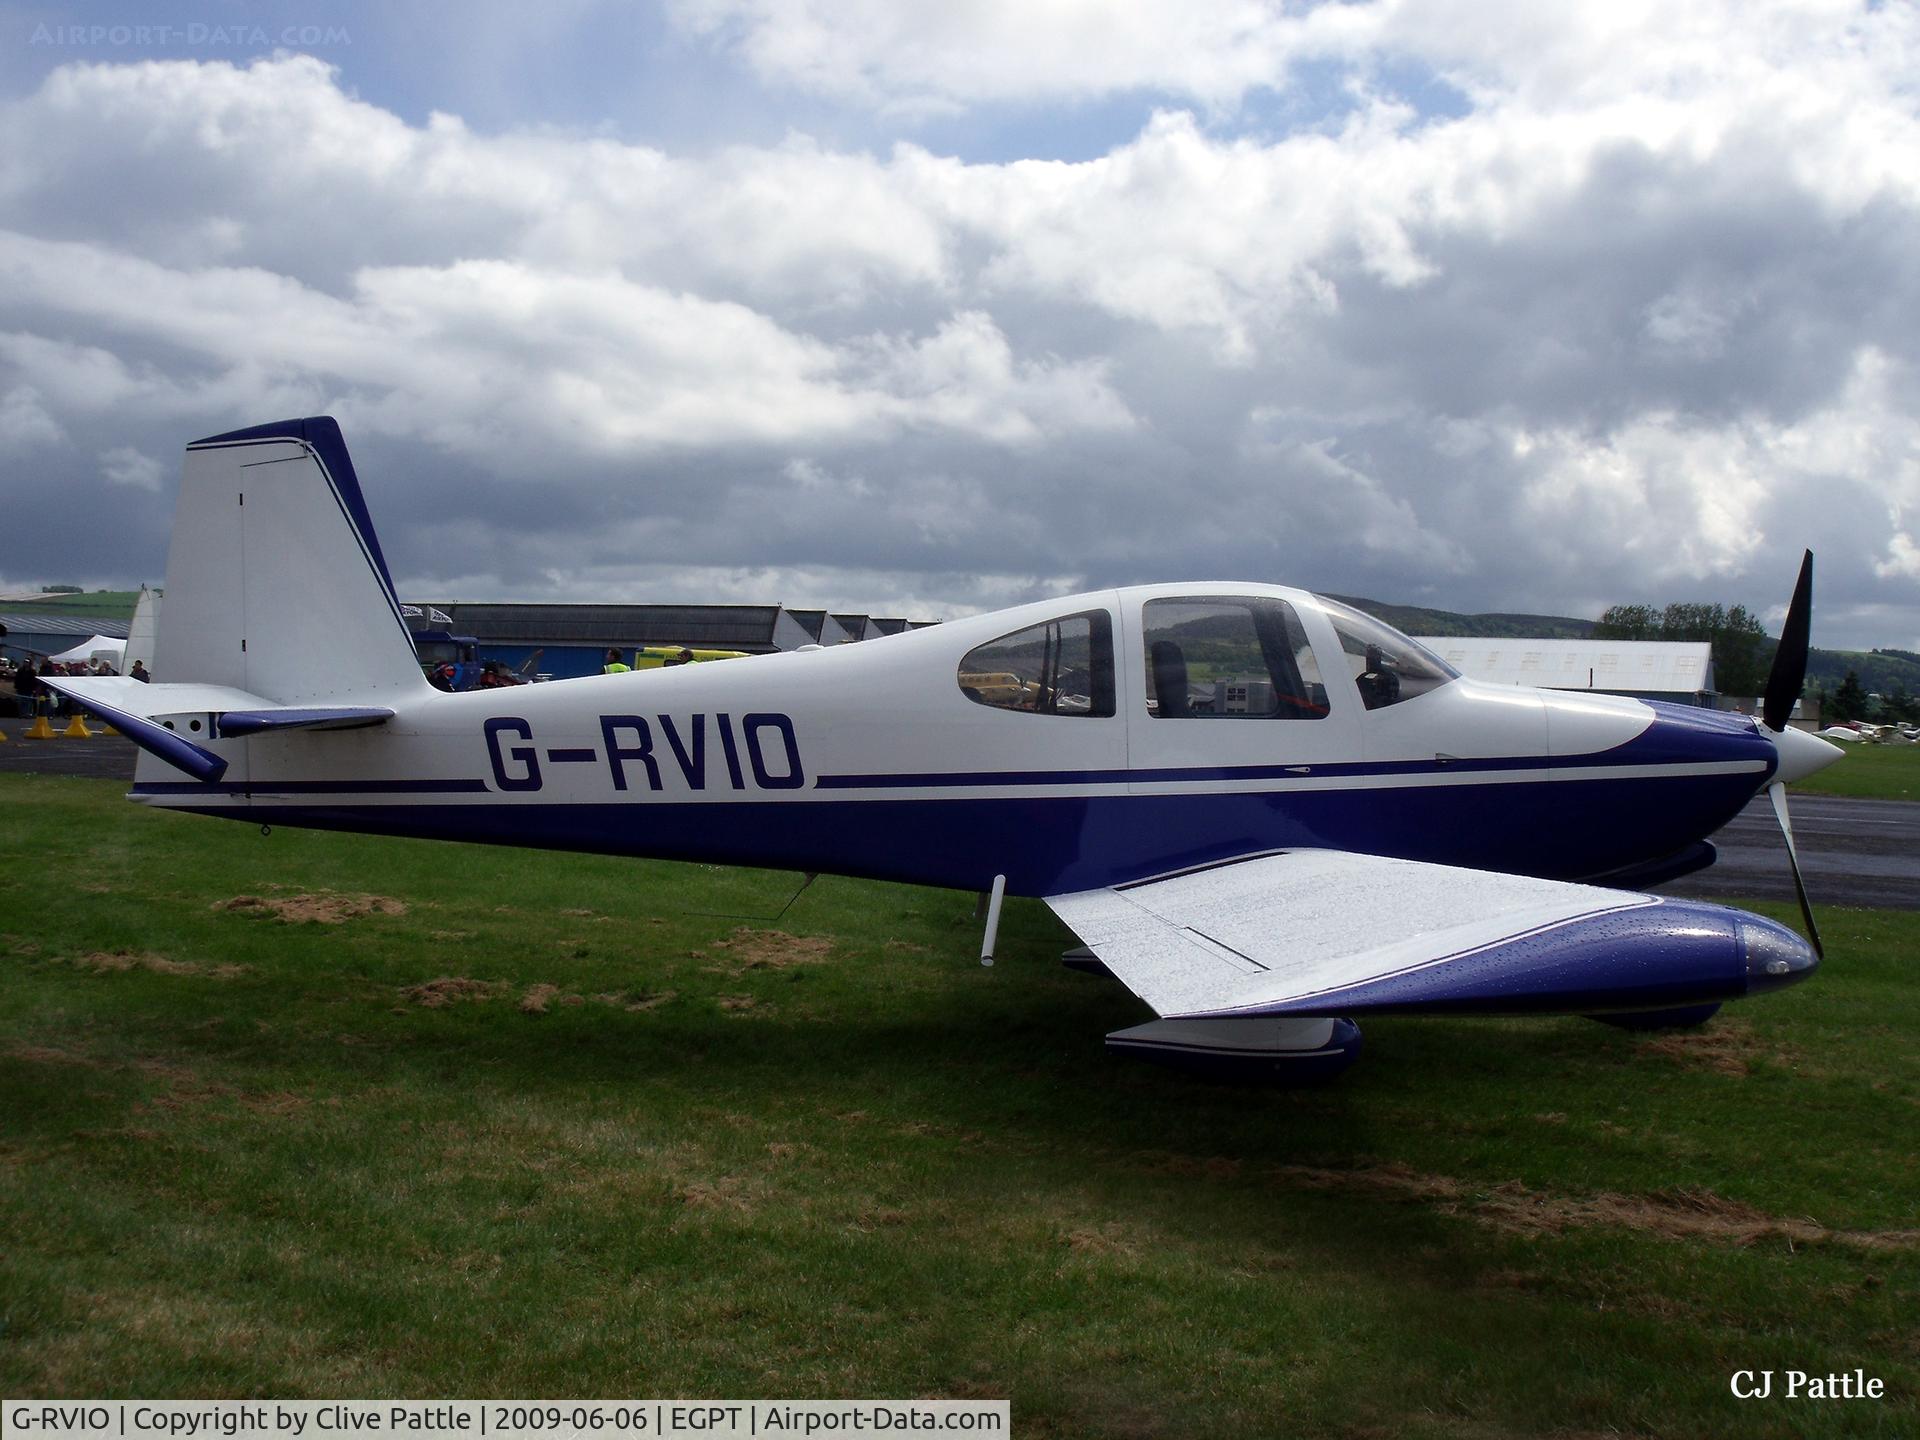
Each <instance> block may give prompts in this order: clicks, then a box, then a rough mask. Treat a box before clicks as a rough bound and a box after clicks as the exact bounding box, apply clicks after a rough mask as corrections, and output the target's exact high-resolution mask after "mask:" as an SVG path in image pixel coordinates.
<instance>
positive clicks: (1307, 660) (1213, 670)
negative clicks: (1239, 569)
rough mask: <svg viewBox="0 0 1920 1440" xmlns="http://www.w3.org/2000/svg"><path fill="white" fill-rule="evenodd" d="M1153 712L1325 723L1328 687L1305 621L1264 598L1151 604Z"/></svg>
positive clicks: (1149, 663)
mask: <svg viewBox="0 0 1920 1440" xmlns="http://www.w3.org/2000/svg"><path fill="white" fill-rule="evenodd" d="M1144 630H1145V636H1146V661H1147V709H1148V711H1149V713H1151V714H1153V715H1155V716H1158V717H1159V718H1160V719H1162V720H1186V719H1194V718H1198V717H1204V716H1217V717H1226V718H1230V719H1243V720H1244V719H1270V720H1318V719H1320V718H1322V717H1323V716H1324V715H1325V714H1326V713H1327V687H1326V686H1325V685H1324V684H1322V683H1321V679H1320V667H1319V666H1318V665H1317V664H1316V663H1315V662H1314V658H1313V647H1312V646H1311V645H1309V644H1308V643H1307V632H1306V631H1305V630H1303V629H1301V627H1300V617H1299V616H1298V615H1296V614H1295V613H1294V610H1293V607H1292V606H1291V605H1289V604H1287V602H1286V601H1284V600H1276V599H1271V598H1268V597H1265V596H1246V597H1241V596H1228V597H1220V598H1217V599H1216V598H1213V597H1204V598H1201V597H1196V598H1194V599H1191V600H1188V599H1177V600H1149V601H1148V602H1147V604H1146V617H1145V627H1144Z"/></svg>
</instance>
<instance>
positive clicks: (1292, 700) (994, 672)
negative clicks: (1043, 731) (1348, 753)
mask: <svg viewBox="0 0 1920 1440" xmlns="http://www.w3.org/2000/svg"><path fill="white" fill-rule="evenodd" d="M1314 600H1315V602H1316V603H1317V604H1318V605H1320V606H1321V607H1322V609H1323V610H1324V611H1325V613H1326V616H1327V618H1328V620H1329V621H1330V622H1331V623H1332V626H1333V632H1334V635H1335V637H1336V638H1337V639H1338V641H1339V644H1340V651H1339V653H1338V654H1337V655H1335V654H1330V653H1325V647H1324V645H1323V647H1322V650H1321V651H1316V650H1315V648H1314V645H1313V642H1312V641H1311V640H1310V639H1309V638H1308V633H1307V630H1306V627H1305V626H1303V625H1302V623H1301V620H1300V615H1299V612H1298V610H1297V609H1296V607H1295V606H1294V605H1293V604H1292V603H1291V602H1289V601H1287V600H1285V599H1283V598H1281V597H1280V596H1277V595H1194V596H1182V595H1173V596H1158V597H1155V598H1152V599H1149V600H1147V601H1146V602H1145V603H1144V604H1143V605H1142V607H1141V635H1142V639H1143V645H1142V653H1141V656H1140V660H1141V663H1142V665H1143V666H1144V667H1145V678H1146V686H1145V689H1146V694H1147V712H1148V714H1150V715H1152V716H1154V717H1156V718H1158V719H1162V720H1175V719H1182V720H1184V719H1195V718H1201V717H1231V718H1239V719H1263V718H1264V719H1280V720H1319V719H1323V718H1325V717H1326V716H1327V715H1328V714H1329V713H1330V712H1331V710H1332V709H1333V708H1335V707H1334V703H1333V702H1332V701H1331V700H1330V697H1329V693H1328V687H1329V686H1330V685H1341V684H1347V683H1350V684H1352V685H1353V686H1354V689H1355V690H1356V691H1357V692H1358V694H1359V696H1360V699H1361V701H1362V702H1363V703H1364V705H1365V706H1366V708H1367V709H1369V710H1378V709H1381V708H1384V707H1386V706H1389V705H1396V704H1400V703H1401V702H1403V701H1406V700H1411V699H1414V698H1415V697H1417V696H1420V695H1424V694H1426V693H1427V692H1428V691H1430V690H1434V689H1437V688H1438V687H1440V686H1442V685H1445V684H1446V683H1447V682H1448V681H1450V680H1454V679H1457V678H1458V673H1459V672H1457V671H1455V670H1454V669H1452V668H1451V667H1450V666H1449V665H1448V664H1447V663H1446V662H1445V661H1444V660H1442V659H1440V657H1439V656H1437V655H1435V654H1433V652H1432V651H1430V650H1426V649H1424V648H1422V647H1421V646H1420V645H1418V644H1416V643H1415V642H1414V641H1412V640H1410V639H1408V638H1407V637H1406V636H1405V635H1402V634H1401V633H1400V632H1399V631H1398V630H1395V629H1394V628H1393V627H1392V626H1391V625H1387V624H1384V623H1382V622H1381V621H1379V620H1376V619H1375V618H1374V617H1373V616H1371V615H1367V614H1364V613H1362V612H1361V611H1359V610H1355V609H1354V608H1352V607H1351V606H1349V605H1343V604H1341V603H1340V602H1339V601H1337V600H1328V599H1325V598H1323V597H1320V596H1315V597H1314ZM1112 632H1113V626H1112V623H1111V620H1110V618H1109V616H1108V613H1107V612H1106V611H1105V610H1103V609H1094V610H1082V611H1078V612H1075V613H1072V614H1066V615H1062V616H1060V617H1058V618H1057V619H1053V620H1048V621H1046V622H1044V623H1041V624H1038V625H1032V626H1029V627H1027V628H1026V629H1024V630H1019V631H1016V632H1014V633H1012V634H1009V635H1003V636H1001V637H999V638H998V639H996V640H992V641H989V642H987V643H986V644H984V645H980V646H977V647H975V648H974V649H973V650H971V651H969V652H968V653H967V655H966V656H965V657H964V658H963V659H962V660H961V662H960V667H959V674H958V676H957V679H958V681H959V685H960V689H961V691H962V692H963V693H964V694H965V695H966V696H967V698H968V699H970V700H973V701H975V702H976V703H977V704H981V705H986V706H989V707H991V708H994V709H999V710H1016V711H1024V712H1026V713H1029V714H1041V715H1073V716H1083V717H1088V718H1097V717H1101V716H1111V715H1114V714H1115V713H1116V704H1115V701H1116V693H1117V688H1118V687H1117V686H1116V683H1115V672H1114V645H1113V633H1112ZM1343 674H1344V679H1343V678H1342V676H1343Z"/></svg>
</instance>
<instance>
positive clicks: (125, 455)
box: [100, 445, 162, 492]
mask: <svg viewBox="0 0 1920 1440" xmlns="http://www.w3.org/2000/svg"><path fill="white" fill-rule="evenodd" d="M100 473H101V474H102V475H104V476H106V477H107V483H108V484H109V485H128V486H131V487H132V488H133V489H135V490H152V491H156V492H157V491H158V490H159V489H160V476H161V473H162V471H161V467H160V462H159V461H158V460H156V459H154V458H153V457H152V456H151V455H142V454H141V453H140V452H139V451H138V450H136V449H134V448H133V447H132V446H131V445H116V446H114V448H113V449H111V450H107V451H103V452H102V453H101V456H100Z"/></svg>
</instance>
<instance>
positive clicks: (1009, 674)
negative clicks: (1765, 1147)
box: [47, 417, 1841, 1077]
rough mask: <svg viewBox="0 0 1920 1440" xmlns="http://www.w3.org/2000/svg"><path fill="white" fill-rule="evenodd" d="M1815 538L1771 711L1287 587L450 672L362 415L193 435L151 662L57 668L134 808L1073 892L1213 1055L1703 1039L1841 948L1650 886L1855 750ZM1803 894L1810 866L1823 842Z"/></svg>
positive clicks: (1077, 957)
mask: <svg viewBox="0 0 1920 1440" xmlns="http://www.w3.org/2000/svg"><path fill="white" fill-rule="evenodd" d="M1811 561H1812V557H1811V555H1809V556H1808V557H1807V561H1806V563H1805V564H1804V565H1803V567H1802V570H1801V574H1800V581H1799V585H1798V587H1797V588H1796V591H1795V594H1794V599H1793V604H1792V606H1791V607H1790V609H1789V612H1788V618H1787V623H1786V625H1785V627H1784V633H1783V638H1782V641H1781V644H1780V647H1779V652H1778V656H1777V658H1776V661H1775V666H1774V673H1773V675H1772V677H1771V680H1770V681H1769V685H1768V693H1767V697H1766V704H1765V713H1764V717H1763V719H1764V724H1756V723H1755V722H1754V721H1753V720H1752V719H1749V718H1747V717H1744V716H1738V715H1730V714H1721V713H1716V712H1713V711H1708V710H1701V709H1694V708H1689V707H1681V706H1672V705H1663V704H1657V703H1655V704H1650V703H1644V702H1641V701H1637V700H1629V699H1620V698H1614V697H1609V696H1600V695H1591V694H1576V693H1567V692H1557V691H1549V690H1530V689H1519V688H1514V687H1508V686H1498V687H1496V686H1488V685H1481V684H1476V683H1474V682H1473V681H1471V680H1468V679H1465V678H1463V677H1461V676H1460V675H1458V674H1456V673H1455V672H1454V671H1452V670H1451V669H1449V668H1448V666H1447V665H1446V664H1445V663H1444V662H1443V661H1441V660H1440V659H1438V658H1437V657H1435V656H1434V655H1432V654H1431V653H1429V652H1427V651H1426V650H1423V649H1422V648H1421V647H1420V646H1419V645H1417V644H1415V643H1414V642H1413V641H1411V640H1409V639H1408V638H1407V637H1406V636H1404V635H1401V634H1400V633H1398V632H1397V631H1395V630H1393V629H1391V628H1390V627H1388V626H1386V625H1383V624H1382V623H1381V622H1379V621H1378V620H1376V619H1374V618H1372V617H1371V616H1368V615H1365V614H1362V613H1360V612H1359V611H1356V610H1353V609H1351V608H1349V607H1347V606H1345V605H1341V604H1338V603H1336V602H1334V601H1331V600H1328V599H1325V598H1323V597H1321V596H1317V595H1314V594H1310V593H1308V592H1306V591H1302V590H1294V589H1288V588H1285V587H1283V586H1277V585H1266V584H1253V583H1230V584H1220V583H1204V584H1174V585H1149V586H1135V587H1130V588H1127V589H1119V590H1103V591H1096V592H1094V593H1091V594H1085V595H1076V596H1072V597H1070V598H1066V599H1060V600H1046V601H1040V602H1038V603H1035V604H1030V605H1022V606H1019V607H1016V608H1014V609H1010V610H1003V611H999V612H997V613H994V614H990V615H980V616H975V617H973V618H970V619H966V620H960V621H954V622H950V623H947V624H943V625H939V626H934V627H930V628H926V629H921V630H916V631H911V632H908V633H905V634H900V635H893V636H888V637H884V638H881V639H875V640H869V641H864V642H862V643H860V644H857V645H846V646H840V647H835V648H832V649H824V650H809V651H800V652H794V653H788V654H776V655H765V656H757V657H753V658H750V659H740V660H730V661H727V662H726V663H724V664H716V665H689V666H682V667H678V668H671V669H662V670H649V671H638V672H632V673H628V674H619V675H605V676H593V677H589V678H585V679H578V680H568V681H562V682H557V683H553V684H547V685H537V686H526V687H520V688H512V689H499V690H480V691H473V692H469V693H463V694H448V693H445V692H443V691H440V690H437V689H435V688H434V687H432V686H430V685H429V684H427V682H426V680H425V679H424V678H422V675H421V671H420V666H419V664H418V662H417V660H416V659H415V655H414V648H413V644H412V641H411V639H410V637H409V634H408V631H407V628H406V625H405V624H404V622H403V621H402V619H401V611H400V604H399V601H398V598H397V597H396V595H395V593H394V587H393V581H392V578H391V576H390V575H389V573H388V569H387V564H386V560H385V558H384V557H383V556H382V554H381V550H380V542H379V540H378V539H377V538H376V536H375V534H374V528H373V522H372V519H371V518H370V516H369V515H368V512H367V506H366V502H365V500H364V498H363V496H362V493H361V488H360V483H359V480H358V478H357V477H356V476H355V473H354V468H353V464H352V461H351V460H350V459H349V458H348V455H347V450H346V446H345V444H344V443H343V442H342V439H341V436H340V430H339V427H338V426H337V425H336V424H335V423H334V421H333V420H332V419H331V418H327V417H316V418H310V419H302V420H290V421H283V422H279V423H275V424H269V425H261V426H256V427H254V428H252V429H247V430H238V431H234V432H233V433H231V434H226V435H216V436H213V437H211V438H210V439H206V440H200V441H196V442H194V443H193V444H192V445H190V446H188V448H187V453H186V463H185V467H184V473H183V478H182V483H181V490H180V499H179V506H178V510H177V512H176V516H175V522H174V530H173V539H172V544H171V549H170V551H169V554H168V558H167V577H166V595H167V604H166V608H165V611H164V612H163V614H162V616H161V619H160V625H159V632H158V634H157V636H156V639H155V654H154V662H153V668H154V673H155V674H156V675H157V676H159V677H161V678H160V679H159V680H158V681H156V682H155V683H152V684H143V683H141V682H139V681H136V680H131V679H125V678H113V677H102V678H97V679H80V678H66V677H55V676H49V677H47V678H48V683H49V684H50V685H52V686H54V687H55V688H57V689H60V690H62V691H64V692H65V693H66V694H68V695H70V696H72V697H73V698H74V699H75V700H78V701H80V702H82V703H83V704H85V705H87V706H88V707H90V708H91V709H93V710H95V711H97V712H98V713H99V714H101V715H102V716H104V717H105V718H106V719H107V720H108V721H109V722H110V723H112V724H113V725H115V726H116V727H118V728H119V729H120V730H121V732H122V733H124V734H126V735H127V736H129V737H130V738H131V739H133V740H134V741H135V742H136V743H137V744H138V745H140V746H141V747H142V749H143V751H144V753H143V754H142V755H141V757H140V762H139V767H138V770H137V772H136V777H135V783H134V787H133V792H132V798H133V799H135V800H138V801H140V802H142V803H144V804H147V805H152V806H159V807H164V808H167V809H173V810H185V811H190V812H194V813H197V814H203V815H213V816H219V817H222V818H225V819H230V820H245V821H250V822H252V823H255V824H261V825H297V826H312V827H319V828H323V829H335V830H353V831H366V832H373V833H378V834H387V835H410V836H426V837H432V838H437V839H446V840H468V841H479V842H483V843H495V844H504V845H527V846H540V847H545V848H550V849H560V850H578V851H591V852H598V853H607V854H616V855H633V856H646V857H654V858H661V859H673V860H695V861H705V862H710V863H718V864H730V865H752V866H763V867H771V868H777V869H789V870H795V871H802V872H808V873H832V874H841V875H852V876H864V877H872V878H878V879H884V880H900V881H909V882H913V883H916V884H923V885H938V886H950V887H954V888H959V889H965V890H970V891H977V892H980V893H982V894H983V895H990V896H991V904H990V906H989V912H988V920H987V941H986V945H985V946H984V948H983V959H990V957H991V954H992V950H993V936H994V931H995V928H996V927H997V923H998V917H999V909H1000V901H1001V898H1002V896H1003V895H1005V894H1014V895H1024V896H1038V897H1041V898H1043V899H1044V900H1045V901H1046V903H1047V904H1048V905H1049V906H1051V907H1052V909H1053V910H1054V911H1055V913H1056V914H1058V915H1059V917H1060V918H1061V919H1062V920H1063V921H1065V923H1066V924H1067V926H1068V927H1069V928H1070V929H1072V930H1073V931H1074V932H1075V933H1076V934H1077V935H1078V936H1079V937H1080V939H1081V940H1083V941H1084V942H1085V945H1084V947H1083V948H1081V949H1080V950H1077V951H1073V952H1070V953H1069V955H1068V956H1067V957H1066V958H1067V960H1068V962H1069V963H1074V964H1078V965H1079V966H1081V967H1082V968H1087V969H1092V970H1096V971H1100V972H1103V973H1108V974H1111V975H1113V976H1115V977H1117V978H1118V979H1119V980H1121V981H1122V982H1123V983H1124V984H1125V985H1127V986H1128V987H1129V988H1130V989H1132V990H1133V991H1134V993H1135V994H1137V995H1138V996H1139V997H1140V998H1141V999H1142V1000H1144V1001H1145V1002H1146V1003H1147V1005H1148V1006H1149V1007H1151V1008H1152V1010H1153V1011H1154V1012H1155V1014H1156V1015H1157V1016H1158V1017H1159V1018H1157V1019H1155V1020H1153V1021H1150V1022H1148V1023H1145V1024H1142V1025H1138V1026H1134V1027H1132V1028H1131V1029H1127V1030H1122V1031H1118V1032H1116V1033H1115V1034H1114V1035H1112V1036H1109V1037H1108V1042H1109V1044H1110V1045H1112V1046H1113V1047H1114V1048H1116V1049H1119V1050H1123V1051H1129V1052H1133V1053H1139V1054H1144V1055H1147V1056H1149V1057H1152V1058H1158V1059H1163V1060H1169V1061H1172V1062H1174V1063H1188V1064H1197V1065H1204V1064H1209V1063H1212V1064H1217V1065H1221V1066H1224V1067H1227V1068H1233V1069H1237V1070H1240V1071H1242V1072H1246V1071H1254V1072H1258V1073H1263V1074H1269V1075H1291V1076H1299V1077H1312V1076H1317V1075H1321V1074H1325V1073H1330V1072H1332V1071H1335V1070H1337V1069H1339V1068H1340V1067H1342V1066H1344V1065H1345V1064H1346V1063H1347V1062H1349V1061H1350V1060H1351V1059H1352V1058H1353V1056H1354V1055H1355V1053H1356V1052H1357V1050H1358V1047H1359V1030H1358V1028H1357V1026H1356V1025H1355V1023H1354V1018H1353V1017H1355V1016H1360V1015H1365V1014H1369V1013H1374V1012H1442V1013H1450V1014H1485V1013H1506V1014H1513V1013H1521V1014H1528V1013H1531V1014H1541V1013H1571V1014H1581V1015H1594V1016H1596V1017H1598V1018H1608V1019H1613V1020H1615V1021H1618V1022H1620V1023H1626V1024H1648V1025H1654V1024H1687V1023H1698V1022H1700V1021H1702V1020H1704V1019H1705V1018H1706V1017H1707V1016H1709V1015H1711V1014H1712V1013H1713V1011H1714V1010H1715V1009H1716V1008H1717V1007H1718V1006H1719V1005H1720V1003H1721V1002H1723V1001H1726V1000H1732V999H1738V998H1740V997H1743V996H1746V995H1751V994H1755V993H1757V992H1761V991H1766V990H1771V989H1774V988H1776V987H1779V986H1782V985H1786V984H1789V983H1792V982H1794V981H1796V980H1801V979H1804V978H1805V977H1806V976H1807V975H1808V974H1809V973H1811V971H1812V970H1813V969H1814V967H1815V966H1816V964H1817V963H1818V961H1819V958H1820V952H1819V941H1818V935H1817V932H1816V931H1815V930H1814V929H1813V923H1812V913H1811V910H1810V909H1808V908H1807V907H1806V895H1805V890H1804V888H1802V889H1801V891H1800V895H1801V902H1802V908H1803V913H1804V914H1805V916H1806V920H1807V929H1808V934H1809V935H1810V936H1811V937H1812V939H1811V941H1809V940H1807V939H1803V938H1801V936H1800V935H1798V934H1796V933H1795V932H1794V931H1792V930H1790V929H1788V928H1787V927H1785V926H1782V925H1779V924H1776V923H1774V922H1773V921H1771V920H1767V919H1763V918H1761V917H1759V916H1756V915H1751V914H1747V913H1745V912H1743V911H1739V910H1734V909H1728V908H1726V907H1723V906H1719V905H1710V904H1705V903H1701V902H1696V901H1689V900H1677V899H1671V898H1665V897H1660V896H1655V895H1650V894H1646V893H1643V891H1642V887H1645V886H1648V885H1653V884H1657V883H1659V882H1661V881H1662V880H1666V879H1670V878H1673V877H1676V876H1678V875H1681V874H1684V873H1687V872H1688V871H1691V870H1694V869H1698V868H1700V867H1701V866H1704V865H1707V864H1710V863H1711V862H1712V859H1713V849H1712V846H1711V845H1710V844H1708V843H1707V842H1706V839H1705V837H1706V836H1708V835H1710V834H1712V833H1713V832H1714V831H1715V830H1717V829H1719V828H1720V827H1721V826H1722V825H1724V824H1725V823H1726V822H1727V821H1728V820H1730V819H1731V818H1732V817H1733V816H1734V815H1735V814H1737V813H1738V812H1739V811H1740V810H1741V809H1742V807H1743V806H1745V805H1746V804H1747V802H1748V801H1749V800H1750V799H1751V798H1752V797H1753V796H1754V795H1755V794H1756V793H1757V792H1758V791H1760V790H1761V789H1763V788H1764V789H1767V790H1768V791H1769V793H1770V795H1771V796H1772V798H1773V802H1774V805H1775V809H1776V811H1777V813H1778V815H1779V819H1780V823H1781V827H1782V830H1783V832H1784V833H1785V835H1786V840H1787V849H1788V855H1789V857H1790V859H1791V857H1792V834H1791V830H1790V828H1789V827H1788V824H1787V812H1786V803H1785V791H1784V784H1785V782H1788V781H1791V780H1795V779H1798V778H1800V777H1802V776H1805V775H1808V774H1810V773H1812V772H1813V771H1815V770H1818V769H1819V768H1821V767H1822V766H1824V765H1827V764H1829V763H1831V761H1832V760H1834V759H1835V758H1837V757H1838V756H1839V755H1840V753H1841V752H1840V751H1839V750H1838V749H1836V748H1835V747H1834V746H1831V745H1828V744H1827V743H1826V742H1824V741H1821V740H1819V739H1816V738H1815V737H1813V736H1810V735H1807V734H1804V733H1802V732H1800V731H1797V730H1793V729H1790V728H1788V727H1787V725H1786V716H1787V714H1788V712H1789V711H1790V709H1791V706H1792V703H1793V700H1794V699H1795V697H1796V696H1797V695H1798V694H1799V691H1800V687H1801V682H1802V678H1803V675H1804V671H1805V665H1806V653H1807V644H1808V620H1809V612H1810V603H1811ZM1793 863H1794V877H1795V881H1796V884H1797V883H1798V881H1799V869H1798V863H1797V861H1794V862H1793Z"/></svg>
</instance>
